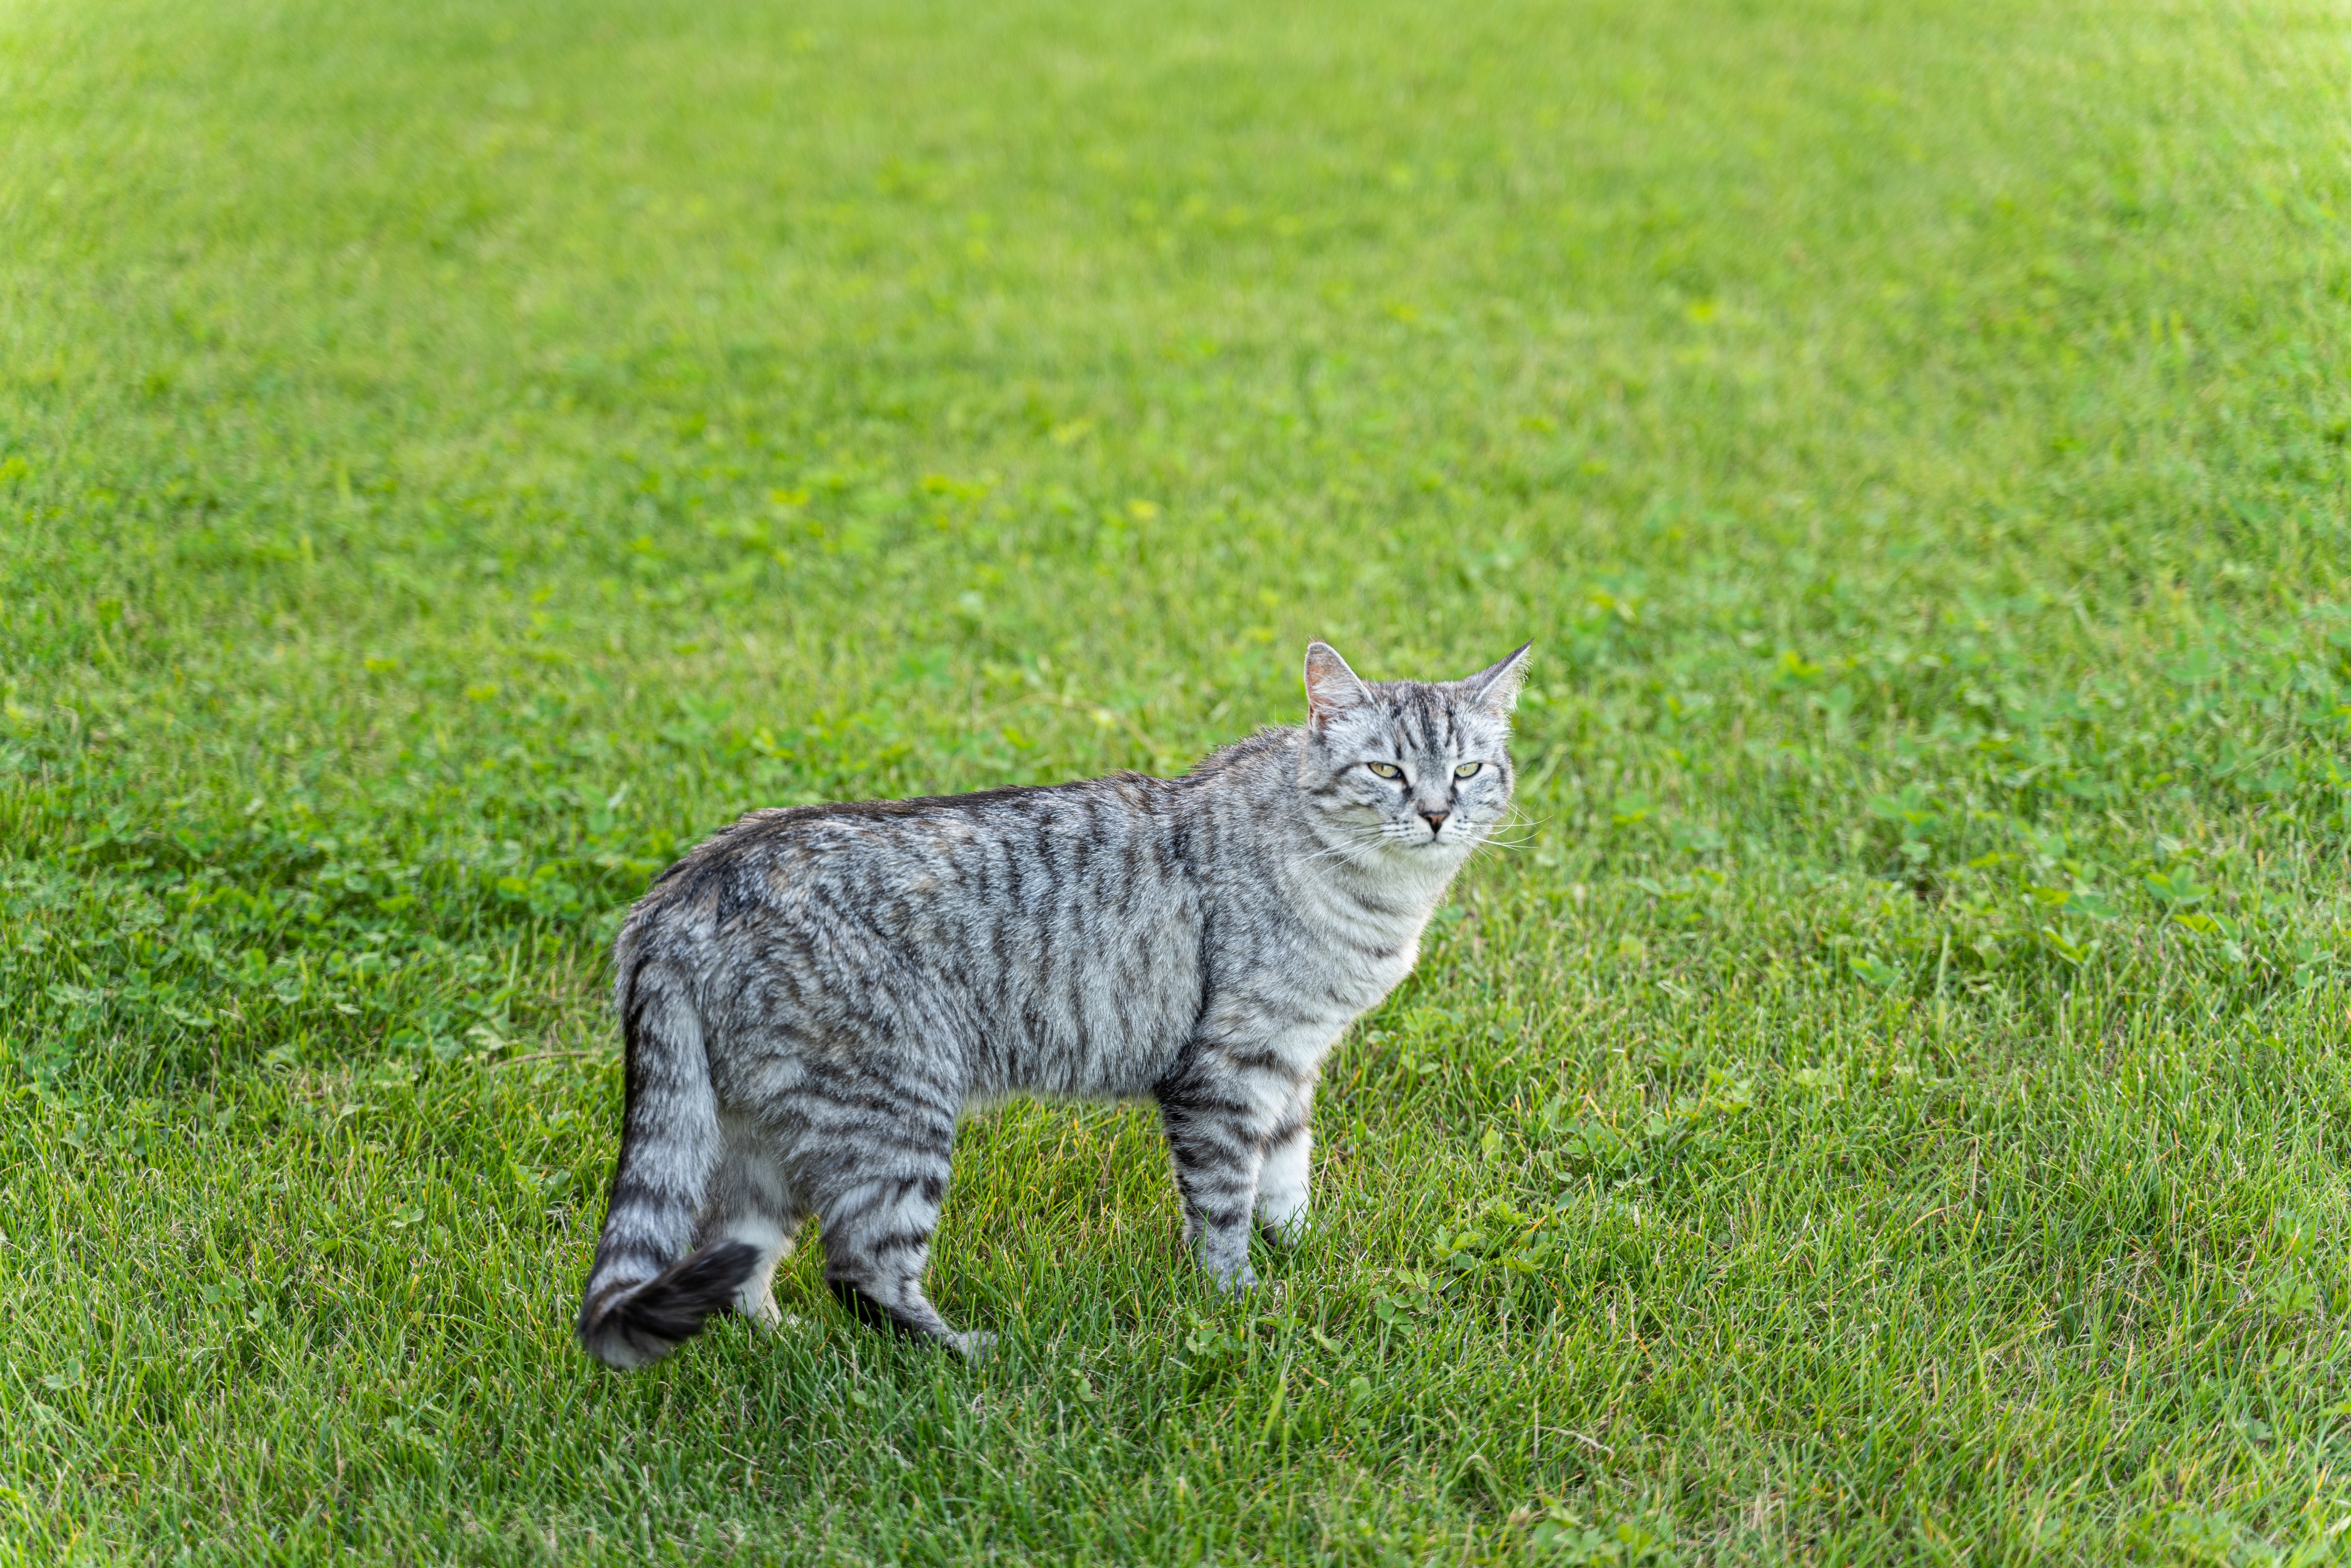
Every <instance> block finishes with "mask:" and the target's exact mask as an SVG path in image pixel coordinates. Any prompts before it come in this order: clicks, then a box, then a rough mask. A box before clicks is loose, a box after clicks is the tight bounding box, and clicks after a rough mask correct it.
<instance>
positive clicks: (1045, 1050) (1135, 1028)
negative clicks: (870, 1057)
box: [621, 774, 1204, 1093]
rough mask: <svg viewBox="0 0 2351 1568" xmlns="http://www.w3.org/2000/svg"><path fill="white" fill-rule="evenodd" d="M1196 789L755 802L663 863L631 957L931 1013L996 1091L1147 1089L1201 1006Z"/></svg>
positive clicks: (837, 1003)
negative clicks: (667, 957) (1190, 792)
mask: <svg viewBox="0 0 2351 1568" xmlns="http://www.w3.org/2000/svg"><path fill="white" fill-rule="evenodd" d="M1179 789H1180V785H1179V784H1178V783H1176V782H1171V781H1168V780H1163V779H1150V778H1145V777H1143V776H1141V775H1136V774H1122V775H1114V776H1113V777H1111V778H1107V779H1088V780H1085V781H1083V782H1080V783H1075V784H1065V785H1054V786H1049V787H1042V788H1023V789H989V790H983V791H979V792H977V793H975V794H969V795H951V796H941V797H933V798H928V799H922V800H875V801H859V802H853V803H847V804H841V805H829V806H803V807H793V808H789V809H779V810H763V811H754V812H752V813H750V814H749V815H747V816H745V817H743V818H741V819H740V820H738V821H736V822H734V823H732V824H730V825H729V826H728V827H726V828H725V829H722V830H721V831H719V832H718V833H716V834H715V835H714V836H713V837H712V838H710V839H709V840H708V841H705V842H704V843H703V844H701V845H700V846H698V847H697V848H695V850H694V851H692V852H690V853H688V854H687V855H686V856H685V857H684V859H682V860H680V861H679V862H677V863H676V864H675V865H674V866H672V867H671V868H670V869H669V870H668V871H667V872H664V873H663V874H662V876H661V878H660V879H659V880H658V881H657V882H656V883H655V884H654V885H653V888H652V889H651V890H650V891H649V892H648V893H647V894H646V896H645V898H644V899H643V901H642V902H641V903H640V904H639V905H638V906H637V909H636V910H635V912H634V913H633V914H632V915H631V917H630V920H629V923H628V926H627V927H626V928H625V929H624V930H623V932H622V937H621V949H622V953H621V956H622V963H623V966H624V967H625V965H626V963H627V956H628V955H629V954H630V953H631V952H632V951H640V952H642V951H646V950H652V949H661V950H666V951H669V952H671V953H674V954H675V955H677V956H680V957H681V958H684V959H686V960H687V961H686V963H685V965H684V967H687V968H689V969H690V970H692V971H693V972H694V973H695V976H696V980H697V983H696V985H695V988H696V989H697V990H698V991H699V992H700V993H701V995H702V998H703V1004H704V1006H705V1009H706V1010H707V1012H708V1014H709V1016H711V1017H713V1018H714V1019H717V1018H733V1017H740V1018H741V1019H744V1020H745V1021H748V1020H749V1019H752V1018H754V1017H757V1018H759V1019H766V1020H768V1021H771V1022H772V1021H779V1020H780V1021H784V1022H787V1023H791V1022H792V1020H794V1019H797V1020H799V1022H798V1023H797V1024H796V1025H794V1027H795V1028H799V1027H810V1028H813V1027H816V1026H818V1025H819V1024H820V1022H821V1020H822V1019H824V1018H827V1017H834V1018H839V1017H848V1016H852V1015H853V1016H857V1017H860V1018H863V1019H881V1018H883V1016H885V1015H889V1016H896V1017H901V1018H904V1019H913V1018H914V1017H916V1016H917V1015H919V1016H920V1017H921V1018H922V1019H926V1020H928V1024H929V1026H930V1027H933V1028H943V1029H946V1030H949V1031H950V1032H952V1033H953V1034H955V1035H956V1036H958V1037H960V1038H961V1039H962V1040H963V1041H964V1049H965V1050H967V1051H969V1052H970V1053H971V1055H970V1057H969V1060H968V1062H967V1066H968V1069H969V1077H968V1082H969V1083H970V1085H971V1087H973V1088H974V1089H975V1090H977V1091H992V1090H997V1089H1001V1090H1006V1091H1010V1090H1015V1089H1044V1090H1050V1091H1055V1092H1071V1093H1104V1092H1108V1093H1122V1092H1135V1091H1136V1090H1137V1089H1139V1088H1140V1087H1141V1085H1142V1083H1143V1082H1147V1076H1144V1075H1145V1074H1147V1071H1149V1069H1150V1064H1151V1062H1152V1061H1155V1059H1156V1058H1158V1057H1159V1056H1161V1055H1163V1054H1165V1051H1170V1050H1172V1049H1173V1043H1174V1042H1175V1041H1177V1040H1180V1037H1181V1034H1182V1032H1183V1030H1185V1029H1186V1028H1187V1027H1188V1024H1189V1021H1190V1019H1191V1018H1192V1016H1193V1015H1194V1013H1195V1012H1196V1009H1197V1006H1198V998H1199V987H1200V983H1201V962H1200V948H1201V934H1202V928H1203V925H1204V922H1203V919H1202V910H1203V907H1204V900H1203V896H1202V892H1201V889H1200V887H1199V885H1198V883H1197V881H1196V877H1195V874H1194V868H1193V866H1192V864H1191V862H1190V860H1189V858H1188V855H1187V847H1186V837H1187V833H1188V831H1189V830H1188V827H1187V818H1186V810H1185V802H1184V800H1182V799H1181V797H1180V794H1179ZM910 1027H911V1026H910ZM1130 1080H1133V1081H1132V1082H1130Z"/></svg>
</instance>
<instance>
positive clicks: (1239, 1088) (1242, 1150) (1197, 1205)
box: [1158, 1069, 1279, 1291]
mask: <svg viewBox="0 0 2351 1568" xmlns="http://www.w3.org/2000/svg"><path fill="white" fill-rule="evenodd" d="M1250 1088H1251V1085H1249V1083H1248V1082H1247V1081H1246V1078H1245V1077H1244V1076H1242V1075H1237V1074H1234V1073H1232V1072H1230V1071H1225V1072H1215V1071H1199V1070H1198V1069H1195V1070H1194V1071H1188V1072H1186V1073H1184V1074H1182V1075H1181V1076H1180V1077H1178V1078H1176V1079H1174V1080H1171V1081H1170V1082H1165V1083H1163V1084H1161V1085H1160V1086H1159V1090H1158V1099H1159V1117H1160V1121H1161V1123H1162V1124H1164V1125H1165V1128H1166V1130H1167V1149H1168V1153H1169V1154H1170V1155H1172V1156H1173V1157H1174V1161H1175V1189H1176V1191H1177V1192H1178V1193H1179V1194H1180V1195H1182V1197H1183V1200H1184V1239H1185V1240H1186V1241H1187V1242H1189V1243H1190V1244H1191V1248H1192V1256H1193V1257H1194V1258H1195V1259H1196V1260H1198V1262H1199V1265H1200V1267H1201V1268H1202V1269H1203V1270H1207V1275H1208V1277H1209V1278H1210V1279H1212V1280H1214V1281H1216V1282H1217V1284H1218V1285H1220V1286H1222V1287H1223V1288H1224V1289H1226V1290H1228V1291H1245V1290H1247V1289H1249V1287H1250V1286H1251V1285H1254V1284H1256V1283H1257V1274H1256V1271H1255V1270H1252V1269H1250V1267H1249V1216H1250V1213H1251V1211H1252V1210H1253V1209H1254V1208H1255V1207H1256V1204H1257V1196H1258V1176H1259V1170H1260V1168H1261V1167H1262V1166H1263V1164H1264V1160H1265V1148H1266V1141H1265V1140H1266V1134H1267V1133H1268V1132H1269V1131H1270V1129H1271V1128H1272V1127H1273V1126H1274V1125H1275V1124H1277V1121H1278V1116H1277V1115H1276V1114H1271V1113H1269V1111H1268V1108H1267V1105H1266V1103H1265V1097H1260V1096H1259V1095H1258V1094H1254V1093H1251V1092H1250ZM1276 1103H1277V1104H1278V1103H1279V1101H1277V1102H1276Z"/></svg>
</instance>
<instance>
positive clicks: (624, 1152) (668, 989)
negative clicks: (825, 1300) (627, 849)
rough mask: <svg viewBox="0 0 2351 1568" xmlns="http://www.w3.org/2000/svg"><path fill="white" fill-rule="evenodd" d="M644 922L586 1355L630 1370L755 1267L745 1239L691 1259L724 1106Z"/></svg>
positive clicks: (627, 934) (585, 1305)
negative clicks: (647, 951) (645, 947)
mask: <svg viewBox="0 0 2351 1568" xmlns="http://www.w3.org/2000/svg"><path fill="white" fill-rule="evenodd" d="M637 925H638V923H637V922H636V921H633V920H632V921H631V922H630V926H631V929H628V930H625V931H623V932H622V936H621V940H620V942H619V944H618V951H617V952H616V953H615V955H614V956H615V958H616V960H617V963H616V967H617V968H618V970H619V974H620V978H619V980H618V981H617V982H616V984H615V987H614V990H615V993H616V995H615V999H616V1000H617V1001H618V1002H619V1004H620V1011H621V1030H622V1040H624V1041H625V1042H626V1044H627V1048H628V1074H629V1076H628V1093H629V1102H628V1111H627V1113H626V1115H625V1116H624V1117H623V1118H622V1124H621V1158H620V1164H619V1166H618V1168H617V1169H615V1170H614V1171H613V1173H612V1195H611V1199H610V1200H609V1201H608V1203H607V1205H606V1209H605V1215H604V1232H603V1235H602V1236H601V1237H600V1238H599V1239H598V1240H597V1243H596V1261H595V1263H594V1265H593V1266H592V1267H591V1268H590V1270H589V1271H588V1289H587V1291H586V1292H585V1294H584V1295H583V1296H582V1298H581V1300H580V1328H579V1333H580V1344H581V1346H582V1347H584V1348H585V1349H586V1350H587V1352H588V1354H590V1355H592V1356H594V1357H595V1358H596V1359H597V1360H599V1361H601V1362H603V1363H604V1364H606V1365H608V1366H615V1367H619V1368H621V1369H622V1370H623V1371H626V1370H628V1369H630V1368H632V1367H639V1366H643V1365H644V1364H647V1363H649V1362H653V1361H658V1360H659V1359H661V1357H663V1356H664V1355H666V1354H669V1353H670V1352H671V1351H672V1350H674V1349H675V1348H676V1347H677V1346H678V1344H679V1343H681V1342H683V1341H684V1340H688V1339H691V1338H692V1337H693V1336H694V1335H695V1333H699V1332H700V1330H701V1328H702V1322H703V1320H704V1319H705V1318H706V1317H708V1316H709V1315H710V1314H711V1313H712V1312H716V1311H718V1310H719V1309H720V1308H721V1307H724V1306H725V1305H726V1304H727V1302H728V1301H731V1300H732V1299H733V1298H734V1295H735V1292H736V1291H737V1289H738V1288H739V1287H740V1286H741V1285H742V1283H743V1281H745V1280H746V1279H747V1278H748V1277H749V1275H750V1273H751V1270H752V1269H753V1268H754V1267H755V1266H756V1265H757V1263H758V1249H756V1248H753V1247H751V1246H749V1245H747V1244H746V1243H744V1242H740V1241H722V1242H719V1243H717V1244H716V1245H714V1246H709V1247H705V1248H702V1249H699V1250H693V1251H690V1250H689V1249H690V1248H691V1247H692V1245H693V1241H694V1228H695V1219H696V1217H697V1216H698V1215H699V1214H700V1212H701V1209H702V1205H703V1198H704V1196H705V1193H706V1192H707V1191H708V1190H709V1186H710V1177H711V1173H712V1172H713V1171H714V1170H715V1169H716V1166H717V1165H718V1157H719V1151H720V1147H721V1134H720V1132H719V1127H718V1100H717V1096H716V1093H715V1092H713V1090H712V1088H711V1084H710V1062H709V1059H708V1057H707V1056H706V1055H705V1052H704V1050H703V1035H702V1017H701V1014H700V1012H699V1011H698V1010H697V1009H695V1006H694V1003H693V999H692V998H691V997H690V996H689V995H688V993H687V988H686V987H685V986H684V984H683V983H682V981H683V977H682V976H680V975H678V974H677V973H676V972H675V971H674V970H673V969H670V968H669V967H666V966H664V965H663V964H660V963H658V962H654V961H649V960H648V959H646V958H645V957H644V956H643V955H642V954H641V953H640V951H639V950H638V949H639V948H640V946H641V944H642V941H643V936H644V934H643V932H642V931H641V930H638V929H636V926H637Z"/></svg>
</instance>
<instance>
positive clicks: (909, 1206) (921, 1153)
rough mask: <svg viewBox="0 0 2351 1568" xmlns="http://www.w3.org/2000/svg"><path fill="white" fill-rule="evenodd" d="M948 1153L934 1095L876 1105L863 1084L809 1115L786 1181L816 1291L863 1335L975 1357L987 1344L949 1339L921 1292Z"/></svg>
mask: <svg viewBox="0 0 2351 1568" xmlns="http://www.w3.org/2000/svg"><path fill="white" fill-rule="evenodd" d="M844 1099H846V1097H844ZM954 1147H955V1107H954V1106H953V1105H952V1103H948V1102H946V1100H945V1099H944V1097H941V1098H940V1099H938V1100H936V1101H933V1100H931V1099H930V1098H928V1097H926V1096H924V1095H922V1094H920V1093H919V1092H906V1093H903V1094H897V1095H888V1096H881V1097H877V1096H876V1095H875V1093H874V1091H873V1088H872V1085H870V1084H869V1085H867V1086H866V1087H865V1089H864V1091H863V1092H862V1095H860V1096H858V1097H857V1098H855V1099H852V1100H846V1103H842V1102H841V1101H835V1102H834V1103H831V1104H828V1105H826V1106H824V1107H822V1108H820V1109H819V1110H818V1111H817V1112H816V1113H814V1114H813V1115H811V1117H810V1129H809V1134H808V1135H807V1136H806V1137H805V1138H804V1139H803V1140H802V1144H801V1152H800V1157H799V1158H798V1159H797V1160H796V1161H795V1162H794V1170H793V1175H794V1177H795V1182H796V1185H797V1186H799V1187H800V1188H801V1189H802V1190H804V1191H806V1192H807V1194H808V1196H809V1199H810V1207H813V1208H814V1210H815V1211H816V1215H817V1219H818V1223H819V1225H820V1227H821V1228H822V1230H823V1238H824V1281H825V1283H826V1285H828V1286H829V1287H831V1291H832V1293H833V1294H834V1295H835V1296H836V1297H838V1298H840V1301H841V1304H842V1305H843V1306H845V1307H847V1308H848V1309H849V1310H850V1311H851V1312H853V1313H855V1314H856V1315H857V1317H858V1318H859V1319H860V1320H861V1321H862V1322H866V1323H868V1324H870V1325H872V1327H875V1328H879V1329H883V1330H885V1331H888V1332H891V1333H899V1334H904V1335H905V1336H907V1337H908V1338H911V1339H920V1340H928V1341H932V1342H935V1343H940V1344H945V1345H948V1346H950V1347H952V1348H954V1349H956V1350H958V1351H961V1352H962V1353H963V1354H966V1355H976V1354H979V1353H981V1352H982V1351H984V1350H985V1349H986V1348H987V1344H988V1343H989V1342H990V1340H991V1339H992V1338H993V1336H991V1335H988V1334H979V1333H956V1331H955V1330H953V1329H951V1328H949V1327H948V1326H947V1324H946V1320H945V1319H943V1318H941V1317H940V1316H939V1312H938V1309H937V1308H936V1307H934V1306H933V1305H932V1304H931V1302H930V1299H929V1298H928V1297H926V1296H925V1295H924V1294H923V1270H924V1268H925V1265H927V1264H928V1263H929V1261H930V1256H931V1234H932V1232H933V1231H934V1230H935V1229H936V1228H937V1227H938V1222H939V1206H940V1205H941V1203H943V1202H944V1201H945V1200H946V1191H947V1166H948V1159H949V1156H950V1155H951V1154H952V1153H953V1151H954Z"/></svg>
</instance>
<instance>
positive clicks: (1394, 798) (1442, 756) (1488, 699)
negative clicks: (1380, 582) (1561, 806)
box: [1299, 643, 1533, 860]
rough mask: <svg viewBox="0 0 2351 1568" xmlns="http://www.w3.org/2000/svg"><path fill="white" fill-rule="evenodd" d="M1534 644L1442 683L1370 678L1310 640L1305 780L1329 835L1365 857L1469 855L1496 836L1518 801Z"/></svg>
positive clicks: (1302, 773) (1309, 798)
mask: <svg viewBox="0 0 2351 1568" xmlns="http://www.w3.org/2000/svg"><path fill="white" fill-rule="evenodd" d="M1532 646H1533V644H1531V643H1528V644H1525V645H1524V646H1521V647H1520V649H1519V650H1518V651H1517V652H1516V653H1512V654H1511V655H1510V657H1508V658H1506V659H1504V660H1503V661H1502V662H1501V663H1499V664H1494V665H1491V666H1489V668H1486V669H1483V670H1480V671H1479V672H1478V673H1477V674H1474V675H1470V676H1468V677H1466V678H1465V679H1462V680H1458V681H1438V682H1434V683H1431V682H1424V681H1365V680H1363V679H1361V678H1360V677H1358V676H1357V675H1356V674H1355V672H1354V671H1353V670H1351V669H1349V668H1348V667H1347V661H1346V660H1344V659H1343V658H1341V657H1340V656H1339V653H1338V650H1336V649H1334V648H1332V646H1331V645H1330V644H1329V643H1308V644H1307V647H1306V704H1307V722H1306V744H1305V747H1304V748H1303V754H1302V757H1301V767H1300V777H1299V785H1300V789H1301V793H1302V794H1303V796H1304V799H1305V801H1306V806H1307V809H1308V810H1310V811H1311V812H1313V813H1315V814H1316V816H1317V817H1318V818H1319V819H1320V826H1321V827H1322V830H1323V832H1322V836H1323V837H1324V838H1326V839H1328V840H1330V841H1332V842H1334V843H1351V844H1353V845H1355V846H1357V847H1358V848H1359V849H1360V850H1361V851H1362V853H1363V856H1364V858H1370V857H1372V856H1374V855H1377V856H1406V857H1413V858H1433V859H1437V860H1449V859H1458V857H1459V856H1461V855H1464V854H1467V853H1468V852H1469V851H1470V850H1472V849H1475V848H1476V847H1477V846H1478V845H1479V844H1480V843H1482V842H1483V841H1485V839H1486V837H1487V835H1489V833H1491V832H1492V831H1494V828H1495V825H1496V824H1497V823H1499V822H1500V821H1501V820H1502V818H1503V816H1504V814H1505V813H1506V812H1508V811H1509V810H1510V785H1511V779H1512V775H1511V772H1510V749H1509V747H1510V709H1511V707H1512V706H1514V705H1515V704H1516V703H1517V701H1518V696H1519V687H1520V685H1523V684H1524V683H1525V681H1526V676H1527V656H1528V650H1529V649H1530V648H1531V647H1532ZM1350 858H1355V857H1353V856H1351V857H1350Z"/></svg>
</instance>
